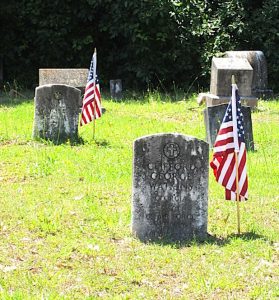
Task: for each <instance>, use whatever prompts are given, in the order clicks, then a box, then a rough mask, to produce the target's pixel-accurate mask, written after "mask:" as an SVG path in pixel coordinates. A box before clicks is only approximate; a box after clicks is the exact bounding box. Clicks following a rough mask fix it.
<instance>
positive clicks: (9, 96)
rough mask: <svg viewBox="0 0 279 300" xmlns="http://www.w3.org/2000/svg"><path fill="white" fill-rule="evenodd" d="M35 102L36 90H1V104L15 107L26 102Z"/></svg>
mask: <svg viewBox="0 0 279 300" xmlns="http://www.w3.org/2000/svg"><path fill="white" fill-rule="evenodd" d="M31 102H34V91H31V90H25V91H22V93H21V92H19V91H17V90H13V89H11V90H10V91H9V92H0V106H5V107H14V106H18V105H22V104H24V103H31Z"/></svg>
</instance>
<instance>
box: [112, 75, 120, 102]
mask: <svg viewBox="0 0 279 300" xmlns="http://www.w3.org/2000/svg"><path fill="white" fill-rule="evenodd" d="M109 85H110V95H111V98H112V99H115V100H120V99H121V98H122V80H121V79H114V80H110V81H109Z"/></svg>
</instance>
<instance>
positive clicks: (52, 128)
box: [33, 84, 81, 143]
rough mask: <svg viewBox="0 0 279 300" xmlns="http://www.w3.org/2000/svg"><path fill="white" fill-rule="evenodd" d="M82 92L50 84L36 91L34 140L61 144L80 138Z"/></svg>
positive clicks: (65, 86) (69, 87)
mask: <svg viewBox="0 0 279 300" xmlns="http://www.w3.org/2000/svg"><path fill="white" fill-rule="evenodd" d="M80 93H81V92H80V90H79V89H76V88H74V87H72V86H69V85H63V84H48V85H42V86H39V87H37V88H36V90H35V112H34V126H33V138H35V139H38V138H42V139H46V140H51V141H53V142H54V143H61V142H64V141H66V140H68V139H69V140H76V139H77V137H78V120H79V112H80V107H79V100H80Z"/></svg>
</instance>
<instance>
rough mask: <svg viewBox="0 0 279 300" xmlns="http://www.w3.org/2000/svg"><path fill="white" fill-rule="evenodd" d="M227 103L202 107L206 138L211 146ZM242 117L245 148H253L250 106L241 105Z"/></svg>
mask: <svg viewBox="0 0 279 300" xmlns="http://www.w3.org/2000/svg"><path fill="white" fill-rule="evenodd" d="M227 106H228V104H221V105H216V106H211V107H207V108H205V109H204V111H203V113H204V123H205V128H206V140H207V142H208V143H209V146H210V147H213V145H214V143H215V140H216V137H217V134H218V131H219V129H220V126H221V123H222V121H223V118H224V115H225V113H226V109H227ZM241 112H242V113H243V119H244V136H245V145H246V149H247V150H254V140H253V128H252V119H251V108H250V107H247V106H242V107H241Z"/></svg>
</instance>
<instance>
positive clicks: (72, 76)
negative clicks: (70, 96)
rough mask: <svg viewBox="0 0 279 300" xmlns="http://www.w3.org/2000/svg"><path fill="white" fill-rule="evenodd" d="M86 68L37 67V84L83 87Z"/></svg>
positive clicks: (86, 74)
mask: <svg viewBox="0 0 279 300" xmlns="http://www.w3.org/2000/svg"><path fill="white" fill-rule="evenodd" d="M87 76H88V69H39V85H45V84H65V85H70V86H73V87H76V88H83V89H84V88H85V86H86V83H87Z"/></svg>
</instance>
